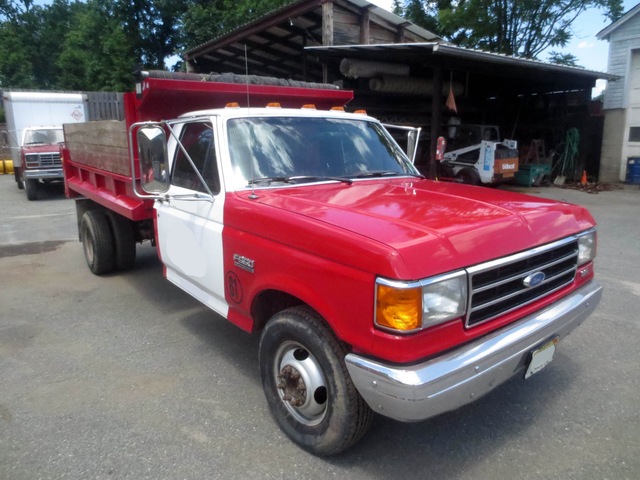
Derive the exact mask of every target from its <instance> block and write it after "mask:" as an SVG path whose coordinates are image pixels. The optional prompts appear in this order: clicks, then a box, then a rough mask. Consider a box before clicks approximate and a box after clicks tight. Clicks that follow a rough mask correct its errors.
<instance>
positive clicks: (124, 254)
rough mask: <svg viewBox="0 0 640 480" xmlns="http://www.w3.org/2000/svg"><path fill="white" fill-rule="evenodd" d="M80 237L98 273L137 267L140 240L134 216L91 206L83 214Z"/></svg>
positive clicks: (94, 270) (85, 253)
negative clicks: (127, 217) (137, 245)
mask: <svg viewBox="0 0 640 480" xmlns="http://www.w3.org/2000/svg"><path fill="white" fill-rule="evenodd" d="M80 237H81V240H82V246H83V250H84V256H85V259H86V261H87V265H88V267H89V270H91V272H92V273H94V274H95V275H104V274H106V273H109V272H111V271H113V270H114V269H116V270H128V269H131V268H133V266H134V264H135V260H136V240H135V233H134V230H133V225H132V223H131V221H130V220H128V219H126V218H124V217H122V216H121V215H118V214H116V213H114V212H106V213H105V212H104V211H101V210H89V211H87V212H85V213H84V215H83V216H82V222H81V225H80Z"/></svg>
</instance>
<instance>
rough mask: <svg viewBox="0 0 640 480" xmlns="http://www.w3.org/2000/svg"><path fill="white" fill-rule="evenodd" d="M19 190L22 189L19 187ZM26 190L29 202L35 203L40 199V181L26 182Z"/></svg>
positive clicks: (29, 180)
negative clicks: (34, 201)
mask: <svg viewBox="0 0 640 480" xmlns="http://www.w3.org/2000/svg"><path fill="white" fill-rule="evenodd" d="M18 188H20V187H19V186H18ZM24 189H25V191H26V192H27V200H30V201H33V200H37V199H38V180H33V179H27V180H25V181H24Z"/></svg>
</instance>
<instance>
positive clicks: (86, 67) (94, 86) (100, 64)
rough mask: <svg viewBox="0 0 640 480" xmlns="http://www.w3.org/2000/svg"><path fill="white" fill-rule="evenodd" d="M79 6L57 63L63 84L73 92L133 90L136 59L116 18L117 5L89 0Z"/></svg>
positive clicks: (99, 0) (102, 0)
mask: <svg viewBox="0 0 640 480" xmlns="http://www.w3.org/2000/svg"><path fill="white" fill-rule="evenodd" d="M79 5H80V8H79V9H78V11H77V12H75V15H74V17H73V23H74V28H73V29H72V30H70V31H69V32H68V33H67V35H66V36H65V38H64V41H63V43H62V52H61V53H60V56H59V57H58V59H57V62H56V65H57V67H58V68H59V69H60V74H59V85H60V86H61V87H63V88H65V89H71V90H103V91H126V90H130V89H131V86H132V84H133V75H132V73H133V69H134V65H135V61H136V59H135V55H134V53H133V49H132V47H131V46H130V44H129V43H128V41H127V36H126V33H125V31H124V28H123V25H122V23H121V22H120V21H118V18H117V16H116V15H115V8H116V6H115V3H114V2H113V1H112V0H88V1H87V2H86V3H84V4H79Z"/></svg>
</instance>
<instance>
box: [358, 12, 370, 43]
mask: <svg viewBox="0 0 640 480" xmlns="http://www.w3.org/2000/svg"><path fill="white" fill-rule="evenodd" d="M369 18H370V14H369V9H368V8H367V9H365V10H364V12H362V15H361V16H360V45H369Z"/></svg>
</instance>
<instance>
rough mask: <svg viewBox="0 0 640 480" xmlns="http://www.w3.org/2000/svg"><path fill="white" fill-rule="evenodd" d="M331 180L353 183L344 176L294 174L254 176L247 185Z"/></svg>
mask: <svg viewBox="0 0 640 480" xmlns="http://www.w3.org/2000/svg"><path fill="white" fill-rule="evenodd" d="M326 180H333V181H336V182H343V183H346V184H348V185H351V184H352V183H353V181H352V180H350V179H349V178H344V177H331V176H325V175H295V176H291V177H264V178H254V179H253V180H249V181H248V182H247V183H248V184H249V185H271V184H272V183H274V182H275V183H299V182H301V181H319V182H322V181H326Z"/></svg>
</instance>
